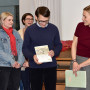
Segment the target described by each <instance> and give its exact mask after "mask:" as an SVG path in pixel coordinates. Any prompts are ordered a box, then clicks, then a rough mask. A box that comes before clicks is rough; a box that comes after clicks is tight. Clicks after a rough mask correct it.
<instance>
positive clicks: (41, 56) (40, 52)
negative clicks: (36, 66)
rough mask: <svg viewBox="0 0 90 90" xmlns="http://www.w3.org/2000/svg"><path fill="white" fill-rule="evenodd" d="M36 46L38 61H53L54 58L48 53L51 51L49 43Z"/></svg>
mask: <svg viewBox="0 0 90 90" xmlns="http://www.w3.org/2000/svg"><path fill="white" fill-rule="evenodd" d="M34 48H35V52H36V55H37V58H38V62H40V63H45V62H52V58H51V57H50V56H49V55H48V52H49V48H48V45H43V46H36V47H34Z"/></svg>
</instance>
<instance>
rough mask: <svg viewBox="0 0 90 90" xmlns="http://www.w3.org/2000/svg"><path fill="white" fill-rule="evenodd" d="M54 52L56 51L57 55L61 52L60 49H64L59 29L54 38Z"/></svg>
mask: <svg viewBox="0 0 90 90" xmlns="http://www.w3.org/2000/svg"><path fill="white" fill-rule="evenodd" d="M54 47H55V48H54V53H55V55H54V56H55V57H56V56H58V55H59V54H60V51H61V49H62V43H61V41H60V36H59V31H58V29H57V30H56V34H55V38H54Z"/></svg>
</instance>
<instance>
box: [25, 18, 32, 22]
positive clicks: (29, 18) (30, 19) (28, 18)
mask: <svg viewBox="0 0 90 90" xmlns="http://www.w3.org/2000/svg"><path fill="white" fill-rule="evenodd" d="M25 20H28V21H33V18H31V19H30V18H26V19H25Z"/></svg>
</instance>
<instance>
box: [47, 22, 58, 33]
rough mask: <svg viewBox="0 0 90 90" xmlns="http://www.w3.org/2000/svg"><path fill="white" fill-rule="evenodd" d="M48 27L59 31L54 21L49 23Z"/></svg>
mask: <svg viewBox="0 0 90 90" xmlns="http://www.w3.org/2000/svg"><path fill="white" fill-rule="evenodd" d="M48 27H49V28H50V30H52V31H54V32H57V31H58V27H57V26H56V25H54V24H52V23H49V24H48Z"/></svg>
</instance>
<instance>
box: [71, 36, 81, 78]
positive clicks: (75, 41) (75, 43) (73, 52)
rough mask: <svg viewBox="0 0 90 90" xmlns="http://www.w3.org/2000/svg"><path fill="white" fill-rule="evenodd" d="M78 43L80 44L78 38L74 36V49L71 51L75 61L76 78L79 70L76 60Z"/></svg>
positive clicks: (74, 71)
mask: <svg viewBox="0 0 90 90" xmlns="http://www.w3.org/2000/svg"><path fill="white" fill-rule="evenodd" d="M77 42H78V37H76V36H74V38H73V43H72V49H71V55H72V60H74V61H73V73H74V74H75V76H77V73H76V72H77V71H78V68H79V65H78V63H77V62H76V61H75V60H76V50H77Z"/></svg>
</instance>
